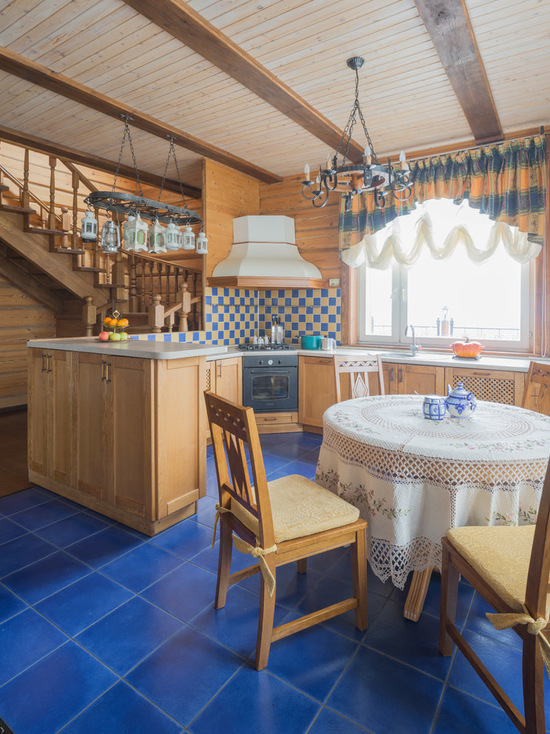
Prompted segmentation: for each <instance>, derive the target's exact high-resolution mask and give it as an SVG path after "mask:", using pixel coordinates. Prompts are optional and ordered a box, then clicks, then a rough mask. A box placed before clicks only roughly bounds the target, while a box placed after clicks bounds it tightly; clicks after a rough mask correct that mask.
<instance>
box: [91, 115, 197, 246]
mask: <svg viewBox="0 0 550 734" xmlns="http://www.w3.org/2000/svg"><path fill="white" fill-rule="evenodd" d="M122 119H123V120H124V134H123V136H122V142H121V144H120V152H119V155H118V163H117V167H116V173H115V178H114V181H113V188H112V191H93V192H92V193H91V194H89V196H87V197H86V199H85V200H84V201H85V203H86V204H87V205H88V206H89V207H93V208H94V209H104V210H105V211H106V212H107V217H108V218H107V222H106V223H105V224H104V226H103V229H102V232H101V247H102V248H103V250H104V252H111V253H114V252H117V251H118V249H119V247H120V230H119V226H118V215H119V214H122V215H125V216H126V217H127V221H126V223H125V226H124V238H123V245H124V248H125V249H127V250H136V251H139V250H147V249H148V248H147V242H148V237H147V232H148V225H147V224H146V222H144V221H143V220H144V219H147V220H149V221H153V222H154V225H153V228H152V229H153V231H152V233H151V234H152V237H149V252H153V253H158V252H166V247H168V249H170V250H176V249H180V248H181V247H182V246H183V249H186V250H189V249H190V250H193V249H195V234H194V232H193V231H192V230H191V225H192V224H199V223H200V225H201V232H200V234H199V236H198V238H197V243H196V251H197V254H198V255H205V254H206V253H207V252H208V250H207V245H208V240H207V238H206V235H205V234H204V231H203V229H204V222H203V220H202V217H201V216H200V215H199V214H197V212H194V211H191V210H190V209H188V208H187V206H186V201H185V195H184V193H183V185H182V182H181V178H180V172H179V168H178V162H177V160H176V152H175V149H174V141H175V138H174V137H171V136H168V139H169V140H170V149H169V151H168V157H167V159H166V165H165V167H164V175H163V177H162V183H161V185H160V190H159V196H158V201H155V200H154V199H146V198H145V197H144V196H143V191H142V188H141V181H140V180H139V171H138V167H137V163H136V156H135V153H134V145H133V143H132V136H131V134H130V125H129V122H130V120H131V119H132V118H131V117H129V116H128V115H122ZM126 138H128V143H129V146H130V151H131V153H132V161H133V164H134V170H135V173H136V182H137V186H138V190H139V196H137V195H134V194H128V193H126V192H120V191H116V183H117V179H118V174H119V170H120V162H121V160H122V153H123V151H124V145H125V143H126ZM171 157H173V158H174V164H175V166H176V172H177V176H178V183H179V186H180V192H181V197H182V200H183V207H177V206H172V205H171V204H163V203H162V202H161V201H160V197H161V196H162V192H163V190H164V184H165V182H166V174H167V171H168V164H169V162H170V158H171ZM113 214H116V215H117V216H116V219H117V221H116V223H115V222H114V221H113ZM160 222H167V223H168V228H167V229H165V228H164V227H161V226H160V224H159V223H160ZM180 226H185V234H184V235H182V233H181V232H180V231H179V230H178V229H177V228H178V227H180ZM96 231H97V227H96ZM176 232H177V234H178V235H179V237H178V236H176ZM167 235H169V236H167Z"/></svg>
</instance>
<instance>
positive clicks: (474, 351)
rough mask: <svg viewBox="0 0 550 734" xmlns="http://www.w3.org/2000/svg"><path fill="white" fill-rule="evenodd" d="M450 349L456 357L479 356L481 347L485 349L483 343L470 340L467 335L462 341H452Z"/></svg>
mask: <svg viewBox="0 0 550 734" xmlns="http://www.w3.org/2000/svg"><path fill="white" fill-rule="evenodd" d="M451 349H452V350H453V352H454V353H455V354H456V356H457V357H470V358H475V357H479V354H480V352H481V350H482V349H485V347H484V346H483V344H480V343H479V342H471V341H470V340H469V339H468V337H466V339H465V340H464V341H463V342H453V343H452V344H451Z"/></svg>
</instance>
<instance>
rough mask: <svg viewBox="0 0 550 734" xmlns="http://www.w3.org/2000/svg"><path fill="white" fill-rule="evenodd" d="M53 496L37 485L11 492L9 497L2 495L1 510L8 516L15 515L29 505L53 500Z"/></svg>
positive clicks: (34, 505) (0, 500) (33, 505)
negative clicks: (36, 486)
mask: <svg viewBox="0 0 550 734" xmlns="http://www.w3.org/2000/svg"><path fill="white" fill-rule="evenodd" d="M53 498H54V495H51V494H49V493H46V492H45V491H44V490H42V489H38V488H35V487H32V488H31V489H24V490H23V491H22V492H16V493H15V494H9V495H8V496H7V497H0V512H1V513H2V515H6V516H9V515H13V514H15V513H16V512H21V511H22V510H26V509H28V508H29V507H36V506H37V505H41V504H44V502H51V500H52V499H53Z"/></svg>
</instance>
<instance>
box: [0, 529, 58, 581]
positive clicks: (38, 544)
mask: <svg viewBox="0 0 550 734" xmlns="http://www.w3.org/2000/svg"><path fill="white" fill-rule="evenodd" d="M55 551H56V548H54V546H53V545H50V543H46V541H45V540H42V539H41V538H37V537H36V535H33V534H32V533H27V534H26V535H21V536H20V537H19V538H15V540H10V541H9V543H4V545H3V546H2V547H1V549H0V578H3V577H4V576H7V575H8V574H10V573H13V572H14V571H17V570H18V569H20V568H23V567H24V566H28V565H29V564H31V563H34V562H35V561H39V560H40V559H41V558H45V557H46V556H49V555H50V553H55Z"/></svg>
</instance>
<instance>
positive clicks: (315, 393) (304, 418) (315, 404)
mask: <svg viewBox="0 0 550 734" xmlns="http://www.w3.org/2000/svg"><path fill="white" fill-rule="evenodd" d="M298 380H299V390H298V422H299V423H302V424H303V425H305V426H313V427H316V428H322V427H323V413H324V412H325V410H326V409H327V408H329V407H330V406H331V405H334V403H335V402H336V385H335V383H334V365H333V362H332V360H331V359H327V358H326V357H300V358H299V363H298ZM342 398H343V399H344V400H345V399H346V397H345V396H344V394H343V395H342Z"/></svg>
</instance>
